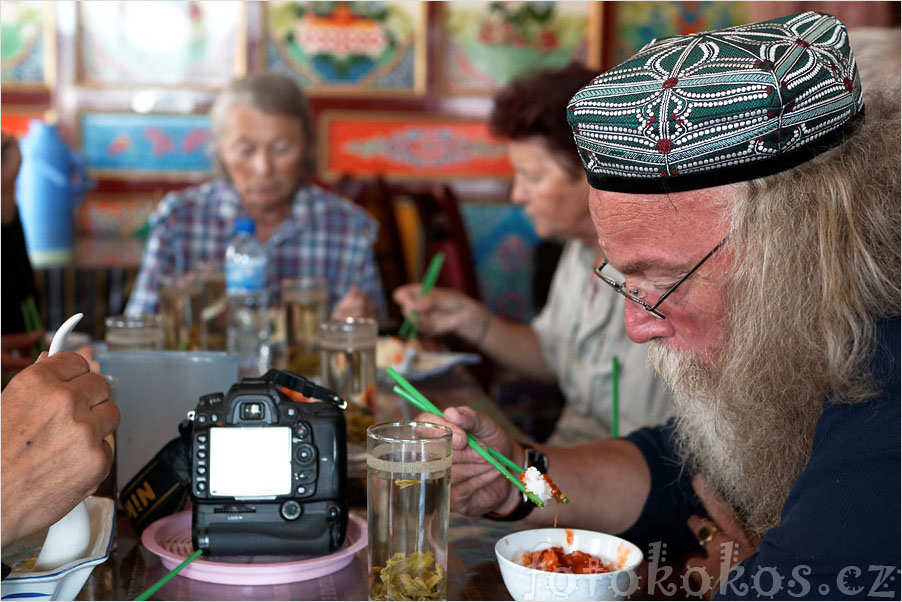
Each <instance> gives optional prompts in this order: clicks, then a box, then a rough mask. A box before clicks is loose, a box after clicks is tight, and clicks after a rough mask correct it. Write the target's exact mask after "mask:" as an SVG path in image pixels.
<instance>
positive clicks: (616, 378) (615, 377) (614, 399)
mask: <svg viewBox="0 0 902 602" xmlns="http://www.w3.org/2000/svg"><path fill="white" fill-rule="evenodd" d="M611 364H612V365H611V436H612V437H619V436H620V405H619V401H618V397H619V396H620V361H619V360H618V359H617V356H616V355H615V356H614V357H613V358H611Z"/></svg>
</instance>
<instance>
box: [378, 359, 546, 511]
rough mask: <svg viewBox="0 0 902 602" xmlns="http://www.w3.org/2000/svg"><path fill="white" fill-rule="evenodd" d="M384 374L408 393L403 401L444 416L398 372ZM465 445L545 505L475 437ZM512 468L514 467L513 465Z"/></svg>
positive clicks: (530, 496) (537, 501)
mask: <svg viewBox="0 0 902 602" xmlns="http://www.w3.org/2000/svg"><path fill="white" fill-rule="evenodd" d="M386 372H387V373H388V375H389V376H391V377H392V378H393V379H395V381H396V382H397V383H398V384H399V385H401V389H402V390H403V391H405V392H406V393H409V397H408V396H407V395H404V396H403V397H404V399H407V400H408V401H411V403H413V401H412V400H411V398H413V399H415V400H416V401H418V402H419V404H417V403H414V404H413V405H414V406H416V407H418V408H420V409H422V410H425V411H426V412H429V413H432V414H435V415H436V416H444V414H442V411H441V410H439V409H438V408H437V407H436V406H435V404H433V403H432V402H431V401H429V400H428V399H426V397H424V396H423V394H422V393H420V392H419V391H417V390H416V388H415V387H414V386H413V385H411V384H410V383H409V382H407V379H405V378H404V377H403V376H401V375H400V374H398V372H397V371H396V370H395V369H394V368H388V370H387V371H386ZM467 443H468V444H469V445H470V447H472V448H473V449H475V450H476V453H478V454H479V455H480V456H482V457H483V459H484V460H485V461H486V462H488V463H489V464H491V465H492V466H494V467H495V469H497V470H498V472H500V473H501V474H502V476H504V477H505V478H506V479H507V480H508V481H510V482H511V483H513V484H514V486H515V487H516V488H517V489H519V490H520V491H521V492H522V493H523V495H525V496H526V497H527V498H529V499H530V500H531V501H532V503H533V504H535V505H536V506H539V507H540V508H541V507H542V506H544V505H545V503H544V502H543V501H542V500H540V499H539V498H538V497H537V496H536V495H535V494H534V493H532V492H529V491H527V490H526V486H525V485H523V483H521V482H520V479H519V478H517V477H516V476H514V475H513V474H511V473H510V471H509V470H508V469H507V468H505V467H504V465H503V464H501V463H500V462H499V461H498V460H497V459H495V457H494V456H493V455H492V454H491V453H490V452H489V451H488V449H486V448H488V446H485V447H483V446H482V445H480V443H481V442H478V440H477V439H476V438H475V437H474V438H473V439H470V437H467ZM489 449H491V448H489ZM496 453H497V452H496ZM508 462H509V463H511V464H512V462H510V460H508ZM514 466H516V465H514ZM516 470H517V472H518V473H519V472H520V471H521V468H520V467H519V466H517V467H516Z"/></svg>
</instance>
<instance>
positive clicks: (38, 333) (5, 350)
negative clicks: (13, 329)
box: [0, 330, 44, 372]
mask: <svg viewBox="0 0 902 602" xmlns="http://www.w3.org/2000/svg"><path fill="white" fill-rule="evenodd" d="M43 338H44V331H43V330H35V331H33V332H17V333H15V334H4V335H2V336H0V367H2V369H3V371H4V372H7V371H9V372H12V371H16V370H21V369H22V368H25V367H27V366H30V365H31V364H32V359H31V358H32V355H31V348H32V346H34V345H36V344H38V343H39V342H40V341H41V339H43Z"/></svg>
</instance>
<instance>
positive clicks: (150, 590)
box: [135, 550, 204, 601]
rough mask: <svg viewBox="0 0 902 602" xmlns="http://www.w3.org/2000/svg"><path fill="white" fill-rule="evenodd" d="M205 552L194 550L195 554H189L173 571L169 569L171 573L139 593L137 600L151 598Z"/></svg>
mask: <svg viewBox="0 0 902 602" xmlns="http://www.w3.org/2000/svg"><path fill="white" fill-rule="evenodd" d="M203 552H204V551H203V550H196V551H195V552H194V554H192V555H191V556H188V557H187V558H185V560H184V561H183V562H182V564H180V565H178V566H177V567H175V568H174V569H172V570H171V571H169V573H168V574H166V575H165V576H164V577H163V578H162V579H160V580H159V581H157V582H156V583H154V584H153V585H151V586H150V587H148V588H147V589H146V590H144V591H143V592H141V593H140V594H138V597H137V598H135V600H136V601H143V600H147V599H149V598H150V597H151V596H152V595H154V594H155V593H157V590H158V589H160V588H161V587H163V586H164V585H166V584H167V583H169V581H170V580H171V579H172V578H173V577H175V576H176V575H178V574H179V572H180V571H181V570H182V569H183V568H185V567H186V566H188V565H189V564H191V563H192V562H194V561H195V560H197V557H198V556H200V555H201V554H203Z"/></svg>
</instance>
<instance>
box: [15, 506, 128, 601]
mask: <svg viewBox="0 0 902 602" xmlns="http://www.w3.org/2000/svg"><path fill="white" fill-rule="evenodd" d="M85 506H86V507H87V510H88V516H90V518H91V542H90V544H89V545H88V551H87V552H86V553H85V555H84V556H83V557H82V558H78V559H76V560H73V561H72V562H68V563H66V564H64V565H63V566H60V567H57V568H55V569H52V570H49V571H22V572H19V571H17V570H16V567H15V565H16V564H17V563H21V562H22V561H23V560H25V559H26V558H28V557H33V558H37V555H38V553H39V552H40V549H41V546H42V544H43V534H41V535H40V536H35V537H27V538H25V539H24V540H22V541H21V542H17V543H15V544H12V545H10V546H9V548H8V549H7V550H4V551H3V562H4V563H5V564H8V565H11V566H13V571H12V573H10V574H9V576H8V577H7V578H6V579H5V580H4V581H3V584H2V585H0V594H2V599H3V600H16V599H27V600H74V599H75V596H77V595H78V592H80V591H81V588H82V587H84V584H85V582H86V581H87V580H88V577H89V576H90V575H91V571H92V570H94V567H95V566H97V565H98V564H100V563H102V562H104V561H105V560H106V559H107V558H108V557H109V555H110V545H111V544H112V542H113V533H114V528H113V526H114V521H115V520H116V510H115V506H114V503H113V500H111V499H109V498H104V497H96V496H91V497H89V498H88V499H87V500H85Z"/></svg>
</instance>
